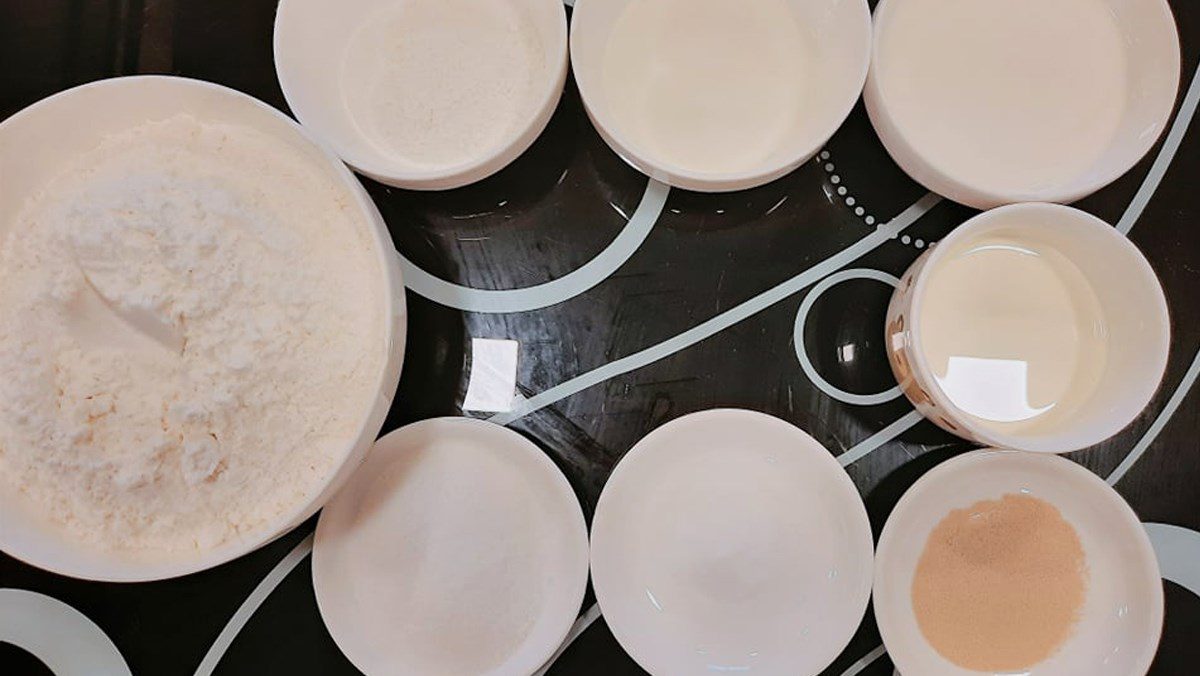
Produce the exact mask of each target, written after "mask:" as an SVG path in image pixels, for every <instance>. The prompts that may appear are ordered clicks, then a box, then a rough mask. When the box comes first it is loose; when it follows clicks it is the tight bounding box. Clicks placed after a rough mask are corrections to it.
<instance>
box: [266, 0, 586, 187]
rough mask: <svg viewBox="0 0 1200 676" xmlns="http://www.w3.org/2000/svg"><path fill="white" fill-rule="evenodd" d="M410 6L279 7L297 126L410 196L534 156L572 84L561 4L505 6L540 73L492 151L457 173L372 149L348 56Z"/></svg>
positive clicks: (290, 2)
mask: <svg viewBox="0 0 1200 676" xmlns="http://www.w3.org/2000/svg"><path fill="white" fill-rule="evenodd" d="M404 1H405V0H340V1H339V2H313V1H311V0H281V1H280V3H279V8H278V10H277V13H276V15H275V36H274V53H275V72H276V74H277V75H278V77H279V85H280V86H281V87H282V88H283V94H284V96H285V97H286V98H287V102H288V105H289V106H290V107H291V109H292V112H293V113H294V114H295V115H296V119H298V120H300V122H301V124H303V125H304V126H305V127H306V128H308V129H309V131H311V132H312V133H313V134H314V135H315V136H316V137H317V138H319V139H321V140H322V141H324V142H325V143H327V144H328V145H329V147H331V148H333V150H334V152H336V153H337V154H338V155H340V156H341V157H342V159H343V160H345V161H346V163H347V164H349V165H350V166H352V167H354V169H355V170H357V171H358V172H360V173H362V174H364V175H366V176H369V177H371V178H373V179H375V180H377V181H380V182H382V183H386V184H388V185H392V186H396V187H398V188H408V189H412V190H448V189H450V188H458V187H461V186H464V185H467V184H469V183H474V182H476V181H479V180H482V179H484V178H487V177H488V176H491V175H492V174H494V173H496V172H497V171H500V170H501V169H503V168H504V167H505V166H507V165H508V164H509V163H511V162H512V161H513V160H515V159H517V157H518V156H519V155H520V154H521V153H523V152H525V150H526V149H527V148H529V146H530V145H531V144H532V143H533V142H534V140H535V139H537V137H538V135H539V134H541V133H542V130H543V129H545V128H546V124H547V123H548V122H549V121H550V116H551V115H552V114H553V113H554V109H555V107H557V105H558V100H559V98H560V97H561V96H562V91H563V84H564V83H565V82H566V78H567V63H568V59H567V17H566V10H565V8H564V7H563V4H562V2H561V1H560V0H504V1H505V2H510V3H513V4H514V5H515V6H516V7H517V8H519V10H520V12H521V15H522V20H524V21H525V22H526V23H527V24H528V26H529V27H530V28H531V29H533V30H534V31H536V34H537V36H538V41H539V43H540V45H541V47H542V50H543V55H542V56H543V59H542V67H541V70H540V71H538V72H535V73H532V74H531V77H532V79H533V82H534V85H533V86H534V90H535V95H534V96H533V97H532V98H531V99H530V101H529V105H528V107H527V109H525V110H523V111H522V115H523V117H522V119H521V120H520V122H519V124H516V125H514V126H513V127H512V128H511V129H510V130H508V132H507V133H506V135H505V136H504V137H503V138H502V139H500V141H498V142H497V143H495V144H494V145H492V146H491V147H490V148H487V149H486V150H484V151H481V152H480V153H479V154H478V156H476V157H472V158H471V159H469V160H466V161H463V162H460V163H457V164H454V165H452V166H444V167H428V166H422V165H421V164H418V163H415V162H410V161H406V160H405V159H404V158H399V157H397V156H396V155H394V154H389V153H387V152H384V151H382V150H381V149H380V148H379V147H378V146H376V145H375V144H373V143H372V142H371V140H370V139H369V138H367V137H366V136H365V135H364V134H363V133H362V132H361V130H360V129H359V127H358V124H357V123H356V122H355V120H354V118H353V117H352V115H351V113H350V111H349V110H348V108H347V103H346V95H345V93H344V90H343V76H344V73H343V70H344V58H345V54H346V52H347V48H348V47H349V46H350V44H351V43H352V42H353V41H354V40H356V39H357V37H358V36H359V32H360V30H361V29H362V28H363V27H364V25H365V24H366V23H367V22H369V21H370V20H371V19H372V16H374V15H377V13H378V12H380V11H382V10H387V9H388V8H389V7H394V6H397V5H400V4H403V2H404ZM492 1H495V0H489V2H492ZM395 39H396V40H403V39H404V36H403V35H397V36H395ZM396 86H398V87H399V86H401V85H400V84H399V83H397V85H396Z"/></svg>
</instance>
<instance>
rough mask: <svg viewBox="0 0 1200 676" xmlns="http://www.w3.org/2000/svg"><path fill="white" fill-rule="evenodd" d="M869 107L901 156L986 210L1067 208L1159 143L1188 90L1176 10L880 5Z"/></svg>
mask: <svg viewBox="0 0 1200 676" xmlns="http://www.w3.org/2000/svg"><path fill="white" fill-rule="evenodd" d="M874 29H875V32H874V45H873V48H872V57H871V58H872V61H871V72H870V75H869V77H868V78H867V84H866V88H865V90H864V93H863V98H864V101H865V103H866V107H867V113H868V114H869V115H870V118H871V122H872V124H873V125H874V126H875V130H876V131H877V132H878V133H879V137H880V139H881V140H882V141H883V144H884V146H885V147H886V148H887V150H888V152H889V154H891V156H892V158H893V159H895V160H896V163H897V164H899V165H900V166H901V168H903V169H904V170H905V171H906V172H907V173H908V174H909V175H910V176H912V177H913V178H914V179H916V180H917V181H918V182H920V183H921V184H923V185H924V186H925V187H927V188H929V189H930V190H932V191H934V192H936V193H939V194H941V195H945V196H946V197H949V198H950V199H952V200H955V201H956V202H961V203H963V204H967V205H970V206H973V207H976V208H979V209H988V208H991V207H995V206H999V205H1002V204H1012V203H1017V202H1059V203H1068V202H1073V201H1075V200H1077V199H1080V198H1082V197H1084V196H1086V195H1089V194H1091V193H1093V192H1095V191H1097V190H1099V189H1100V188H1102V187H1104V186H1106V185H1108V184H1109V183H1111V182H1112V181H1113V180H1115V179H1116V178H1117V177H1119V176H1121V175H1122V174H1124V173H1125V172H1126V171H1128V170H1129V169H1130V168H1131V167H1133V165H1134V164H1136V163H1137V162H1138V160H1140V159H1141V158H1142V157H1143V156H1144V155H1145V154H1146V152H1147V151H1149V150H1150V147H1151V146H1152V145H1153V144H1154V142H1155V141H1156V140H1157V139H1158V137H1159V135H1160V134H1161V133H1162V131H1163V129H1164V128H1165V127H1166V124H1167V121H1168V120H1169V119H1170V115H1171V110H1172V108H1173V107H1174V105H1175V97H1176V94H1177V92H1178V89H1179V72H1180V55H1179V35H1178V31H1177V30H1176V26H1175V20H1174V17H1173V16H1172V14H1171V8H1170V7H1169V6H1168V4H1167V2H1166V0H1139V2H1127V1H1123V0H1056V1H1055V2H1045V0H1007V1H1006V2H984V1H981V0H969V1H964V0H904V1H903V2H897V0H882V1H881V2H880V3H879V5H878V6H877V7H876V9H875V17H874Z"/></svg>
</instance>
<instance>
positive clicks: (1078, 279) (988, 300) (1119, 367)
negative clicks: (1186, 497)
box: [887, 203, 1170, 453]
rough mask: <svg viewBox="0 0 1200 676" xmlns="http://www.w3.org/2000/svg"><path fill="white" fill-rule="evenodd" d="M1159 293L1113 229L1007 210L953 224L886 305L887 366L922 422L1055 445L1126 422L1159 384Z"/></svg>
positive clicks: (1070, 217) (1075, 215)
mask: <svg viewBox="0 0 1200 676" xmlns="http://www.w3.org/2000/svg"><path fill="white" fill-rule="evenodd" d="M1169 342H1170V320H1169V317H1168V314H1167V303H1166V298H1165V296H1164V295H1163V291H1162V287H1161V285H1160V284H1159V281H1158V278H1157V277H1156V276H1155V274H1154V271H1153V270H1152V269H1151V268H1150V264H1149V263H1148V262H1147V261H1146V259H1145V257H1144V256H1143V255H1142V253H1141V252H1140V251H1138V249H1137V248H1136V247H1135V246H1134V245H1133V244H1132V243H1131V242H1130V241H1129V240H1128V239H1126V238H1125V237H1124V236H1122V235H1121V234H1120V233H1118V232H1117V231H1116V230H1115V229H1113V228H1112V227H1111V226H1110V225H1108V224H1107V223H1105V222H1103V221H1101V220H1100V219H1098V218H1096V217H1094V216H1092V215H1090V214H1087V213H1085V212H1083V211H1079V210H1078V209H1073V208H1070V207H1065V206H1060V205H1056V204H1044V203H1030V204H1015V205H1011V206H1007V207H1001V208H998V209H993V210H992V211H988V212H985V213H983V214H980V215H979V216H976V217H974V218H972V219H971V220H969V221H967V222H966V223H964V224H963V225H961V226H959V227H958V228H957V229H956V230H955V231H954V232H952V233H951V234H950V235H949V236H948V237H946V238H944V239H943V240H941V241H940V242H939V243H938V244H937V246H936V247H934V248H933V249H930V250H929V251H927V252H926V253H925V254H924V255H922V256H921V257H920V258H919V259H917V261H916V263H914V264H913V266H912V267H911V268H909V270H908V272H907V273H905V275H904V278H903V279H902V280H901V281H900V285H899V286H898V287H897V289H896V293H895V295H894V296H893V297H892V301H891V304H890V306H889V307H888V319H887V346H888V352H889V359H890V361H891V364H892V370H893V371H894V372H895V374H896V378H897V380H898V381H899V382H900V385H901V388H902V389H903V390H904V392H905V394H907V395H908V398H909V399H910V400H911V401H912V402H913V404H914V405H915V406H916V407H917V409H918V410H920V411H921V413H922V414H923V415H925V417H927V418H929V419H930V420H932V421H933V422H935V423H936V424H938V425H939V426H941V427H943V428H945V429H946V430H948V431H950V432H953V433H954V434H957V435H959V436H961V437H964V438H967V439H970V440H972V441H976V442H978V443H981V444H984V445H988V446H995V447H999V448H1013V449H1018V450H1026V451H1040V452H1046V453H1063V452H1067V451H1073V450H1077V449H1080V448H1085V447H1087V446H1091V445H1093V444H1097V443H1099V442H1101V441H1103V440H1105V439H1107V438H1109V437H1111V436H1113V435H1114V434H1116V433H1117V432H1119V431H1121V429H1123V428H1124V427H1125V426H1126V425H1128V424H1129V423H1130V422H1131V421H1133V419H1134V418H1136V417H1137V415H1138V414H1139V413H1140V412H1141V411H1142V409H1143V408H1145V406H1146V404H1147V403H1149V401H1150V398H1151V397H1152V396H1153V395H1154V392H1155V390H1156V389H1157V388H1158V385H1159V382H1160V381H1161V380H1162V375H1163V371H1164V369H1165V368H1166V363H1167V354H1168V345H1169Z"/></svg>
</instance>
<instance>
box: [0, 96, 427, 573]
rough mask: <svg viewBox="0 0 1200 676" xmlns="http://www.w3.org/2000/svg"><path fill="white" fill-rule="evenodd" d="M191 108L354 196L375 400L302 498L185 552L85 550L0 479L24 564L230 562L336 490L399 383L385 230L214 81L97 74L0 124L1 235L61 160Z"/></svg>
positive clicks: (367, 206)
mask: <svg viewBox="0 0 1200 676" xmlns="http://www.w3.org/2000/svg"><path fill="white" fill-rule="evenodd" d="M178 114H189V115H192V116H194V117H195V118H197V119H198V120H200V121H202V122H215V123H226V124H236V125H244V126H248V127H252V128H254V129H255V130H257V131H259V132H262V133H266V134H270V135H271V136H273V137H275V138H278V139H280V140H283V141H285V142H287V143H288V145H290V146H292V147H293V148H295V149H296V150H297V151H298V152H300V153H302V154H303V155H304V156H305V157H307V158H308V161H309V162H311V163H313V164H314V165H316V166H319V167H322V168H324V169H325V170H326V171H327V172H328V174H329V176H330V177H331V180H333V181H336V182H337V183H339V184H340V185H343V186H345V188H346V189H347V190H348V191H349V192H350V194H351V195H353V198H354V200H353V202H352V203H351V204H350V205H349V208H350V209H351V210H352V212H353V213H354V214H355V218H356V220H357V221H358V223H359V224H360V227H362V228H363V230H364V231H365V232H367V233H368V234H369V239H370V241H372V242H374V243H375V248H376V258H377V259H378V261H379V263H378V265H379V288H380V289H381V291H380V298H381V299H382V302H381V304H380V307H379V308H378V311H379V312H380V314H381V316H383V317H387V318H389V321H384V322H383V325H384V326H385V334H384V335H382V336H380V343H379V344H380V350H381V351H383V352H384V354H385V356H386V363H385V365H384V367H383V369H382V370H381V371H380V373H379V374H378V380H377V382H376V386H377V389H378V392H379V396H378V397H377V398H376V399H375V401H374V403H373V404H372V406H371V407H370V409H369V410H364V411H363V412H362V418H361V422H360V424H359V428H358V432H357V433H356V434H355V436H354V437H353V438H350V439H346V446H345V450H344V456H343V457H342V458H341V460H340V462H339V464H338V465H337V467H338V468H337V470H336V471H335V472H333V473H331V474H330V475H329V477H327V478H326V479H325V480H324V482H323V483H322V484H321V485H319V486H317V487H315V488H314V490H313V492H312V493H311V494H310V495H309V496H308V497H307V498H306V499H305V500H304V501H303V502H302V503H299V504H296V505H294V506H292V507H291V508H290V509H288V510H287V511H286V512H285V513H282V514H280V515H279V516H278V517H277V518H275V519H274V520H273V521H272V522H271V523H270V524H268V525H267V526H264V527H263V528H261V529H258V530H256V531H254V532H251V533H247V534H245V535H244V536H242V537H240V538H235V539H231V540H229V541H226V542H225V543H223V544H221V545H219V546H217V547H215V548H212V549H207V550H203V551H198V552H195V553H190V554H176V555H165V554H164V555H148V554H138V555H137V556H136V557H133V556H131V555H122V554H119V553H114V552H112V551H106V550H101V549H97V548H93V547H89V546H85V545H83V544H81V543H79V542H75V541H73V540H71V539H69V538H68V537H67V536H66V534H65V533H64V532H63V531H62V529H61V528H59V527H57V526H56V525H54V524H52V523H49V522H47V521H46V520H45V518H44V517H43V516H41V515H39V514H35V513H32V511H31V509H30V507H29V505H28V504H27V501H26V500H24V499H22V498H21V496H19V495H16V494H14V492H13V491H12V490H11V487H10V486H7V485H5V484H4V483H3V482H0V514H3V515H4V517H3V518H0V550H3V551H4V552H5V553H7V554H9V555H10V556H13V557H15V558H18V559H20V560H22V561H24V562H26V563H29V564H30V565H34V566H37V567H39V568H43V569H45V570H49V571H51V572H55V573H59V574H61V575H69V576H71V577H77V578H83V579H88V580H105V581H114V582H138V581H147V580H157V579H162V578H169V577H176V576H179V575H185V574H188V573H193V572H196V571H199V570H204V569H206V568H211V567H213V566H216V565H218V564H221V563H224V562H226V561H229V560H231V559H235V558H237V557H239V556H241V555H243V554H245V553H247V552H249V551H251V550H253V549H256V548H257V547H259V546H260V545H262V544H264V543H266V542H268V541H270V540H272V539H274V538H275V537H277V536H279V535H281V534H283V533H285V532H287V531H288V530H291V529H292V528H293V527H295V526H297V525H299V524H300V523H301V522H303V521H304V520H305V519H307V518H308V517H310V516H312V515H313V514H314V513H315V512H316V511H317V509H319V508H320V507H321V505H322V504H324V502H325V501H326V500H327V499H328V498H329V497H330V496H331V495H333V493H334V492H335V491H336V490H337V488H338V487H340V486H341V484H342V483H343V482H344V481H345V480H346V479H347V477H349V475H350V473H351V472H352V471H353V470H354V468H355V467H357V466H358V464H359V462H360V461H361V460H362V459H363V457H364V456H365V454H366V452H367V449H368V448H370V446H371V443H372V442H373V441H374V440H375V436H376V435H377V434H378V433H379V428H380V427H381V426H382V425H383V420H384V416H386V414H387V411H388V408H389V407H390V405H391V401H392V396H393V395H394V393H395V391H396V385H397V383H398V382H399V379H400V366H401V362H402V361H403V357H404V337H405V316H406V314H405V305H404V284H403V282H402V280H401V278H400V269H399V265H398V262H397V259H396V256H395V249H394V248H393V245H392V242H391V236H390V235H389V234H388V231H387V228H386V227H385V226H384V223H383V219H382V218H381V217H380V215H379V212H378V211H377V210H376V208H375V205H374V203H372V202H371V200H370V198H369V197H367V194H366V192H365V191H364V190H363V189H362V186H361V185H360V184H359V183H358V181H357V179H355V178H354V176H353V175H352V174H351V173H350V172H349V171H347V170H346V167H345V166H344V165H343V164H342V163H341V162H339V161H338V160H337V158H336V157H334V156H332V155H330V154H328V153H327V152H325V151H324V150H322V149H321V148H320V147H319V146H317V145H316V144H314V143H313V142H312V141H310V140H309V139H308V138H307V137H306V136H305V134H304V132H303V131H302V130H301V129H300V127H299V125H297V124H296V123H295V122H293V121H292V120H291V119H290V118H288V117H287V116H286V115H284V114H283V113H280V112H279V111H277V110H275V109H274V108H271V107H270V106H268V105H266V104H264V103H262V102H260V101H258V100H256V99H254V98H251V97H250V96H247V95H245V94H242V93H240V92H237V91H234V90H232V89H229V88H226V87H222V86H220V85H215V84H211V83H208V82H202V81H199V80H189V79H185V78H178V77H166V76H137V77H124V78H116V79H112V80H101V81H99V82H93V83H91V84H86V85H82V86H79V87H76V88H74V89H69V90H67V91H65V92H61V93H59V94H55V95H54V96H51V97H49V98H47V99H44V100H42V101H39V102H38V103H35V104H33V105H31V106H29V107H28V108H26V109H24V110H22V111H21V112H19V113H17V114H16V115H14V116H12V117H10V118H9V119H7V120H5V121H4V122H3V123H0V176H3V177H4V180H3V181H0V234H6V231H7V229H8V228H10V227H12V224H13V221H14V219H15V217H16V215H17V213H18V212H19V211H20V209H21V208H22V206H23V204H24V203H25V201H26V199H27V198H28V197H29V196H31V195H34V194H36V193H37V192H38V191H40V190H42V189H43V187H44V186H45V184H46V183H47V181H49V180H51V179H52V178H54V177H55V176H56V175H57V174H58V173H59V172H60V171H61V168H62V167H63V165H64V164H65V163H67V162H69V161H71V160H72V159H74V158H75V157H77V156H78V155H79V154H81V153H85V152H87V151H89V150H92V149H93V148H95V147H96V146H97V145H99V143H100V142H101V140H102V139H103V138H104V137H105V136H107V135H110V134H115V133H119V132H121V131H124V130H126V129H129V128H131V127H135V126H138V125H141V124H143V123H146V122H149V121H154V120H165V119H168V118H171V117H173V116H175V115H178Z"/></svg>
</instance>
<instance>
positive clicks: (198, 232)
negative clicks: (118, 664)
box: [0, 76, 405, 581]
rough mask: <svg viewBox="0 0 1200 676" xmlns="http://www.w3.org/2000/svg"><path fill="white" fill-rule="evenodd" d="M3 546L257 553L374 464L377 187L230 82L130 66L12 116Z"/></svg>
mask: <svg viewBox="0 0 1200 676" xmlns="http://www.w3.org/2000/svg"><path fill="white" fill-rule="evenodd" d="M0 176H2V177H3V180H0V401H3V402H4V406H3V407H2V409H0V515H3V516H2V518H0V549H3V551H4V552H6V553H7V554H10V555H12V556H14V557H16V558H18V559H21V560H23V561H26V562H28V563H30V564H32V565H36V566H38V567H41V568H45V569H47V570H50V571H54V572H56V573H61V574H64V575H71V576H74V577H80V578H86V579H95V580H113V581H140V580H153V579H161V578H167V577H173V576H178V575H184V574H187V573H191V572H195V571H199V570H203V569H206V568H209V567H212V566H215V565H217V564H220V563H223V562H225V561H228V560H230V559H233V558H235V557H238V556H240V555H242V554H244V553H246V552H248V551H250V550H252V549H254V548H256V547H258V546H259V545H261V544H263V543H265V542H267V541H269V540H271V539H272V538H274V537H276V536H277V535H279V534H281V533H283V532H285V531H287V530H289V529H290V528H292V527H293V526H295V525H297V524H299V523H300V522H302V521H303V520H304V519H306V518H308V517H309V516H311V515H312V514H313V513H314V512H315V511H316V510H317V509H318V508H319V507H320V506H321V504H322V503H324V502H325V500H326V499H328V498H329V497H330V496H331V495H332V494H333V492H334V491H336V489H337V488H338V487H339V486H340V485H341V484H342V483H343V482H344V481H345V479H346V478H348V476H349V474H350V473H351V472H353V470H354V469H355V468H356V467H357V466H358V465H359V463H360V462H361V460H362V459H363V457H364V456H365V454H366V452H367V450H368V448H369V447H370V445H371V443H372V442H373V441H374V440H375V437H376V435H377V434H378V432H379V429H380V427H381V426H382V423H383V420H384V416H385V415H386V413H387V410H388V408H389V406H390V403H391V399H392V396H393V394H394V392H395V389H396V384H397V381H398V380H399V376H400V365H401V362H402V359H403V352H404V334H405V328H404V327H405V324H404V319H405V310H404V294H403V284H402V282H401V279H400V271H399V269H398V265H397V260H396V257H395V255H394V250H393V247H392V244H391V240H390V237H389V235H388V233H387V229H386V228H385V226H384V224H383V221H382V219H381V217H380V216H379V213H378V211H377V210H376V208H375V206H374V205H373V204H372V202H371V201H370V199H369V198H368V197H367V195H366V193H365V192H364V191H363V189H362V187H361V186H360V185H359V184H358V182H357V181H356V180H355V179H354V177H353V176H352V175H351V174H350V172H349V171H348V170H347V169H346V168H345V167H344V165H342V164H341V163H340V162H339V161H337V159H336V158H334V157H333V156H332V155H330V154H329V153H327V152H326V151H324V150H323V149H321V148H320V147H318V146H317V145H316V144H314V143H313V142H311V141H310V140H308V138H307V137H306V136H305V135H304V133H303V132H302V131H301V130H300V127H299V126H298V125H296V124H295V123H294V122H292V121H291V120H290V119H288V118H287V117H286V116H284V115H283V114H281V113H279V112H278V111H276V110H274V109H272V108H270V107H269V106H267V105H265V104H263V103H261V102H259V101H257V100H255V99H253V98H251V97H249V96H246V95H244V94H241V93H238V92H235V91H233V90H231V89H227V88H225V87H221V86H218V85H214V84H209V83H205V82H200V81H195V80H187V79H182V78H175V77H159V76H148V77H130V78H120V79H114V80H105V81H101V82H96V83H92V84H88V85H84V86H81V87H77V88H75V89H71V90H68V91H66V92H62V93H60V94H57V95H55V96H52V97H50V98H48V99H45V100H43V101H41V102H39V103H37V104H34V105H32V106H30V107H29V108H27V109H25V110H23V111H21V112H19V113H17V114H16V115H14V116H13V117H11V118H9V119H8V120H6V121H4V122H3V123H0Z"/></svg>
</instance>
